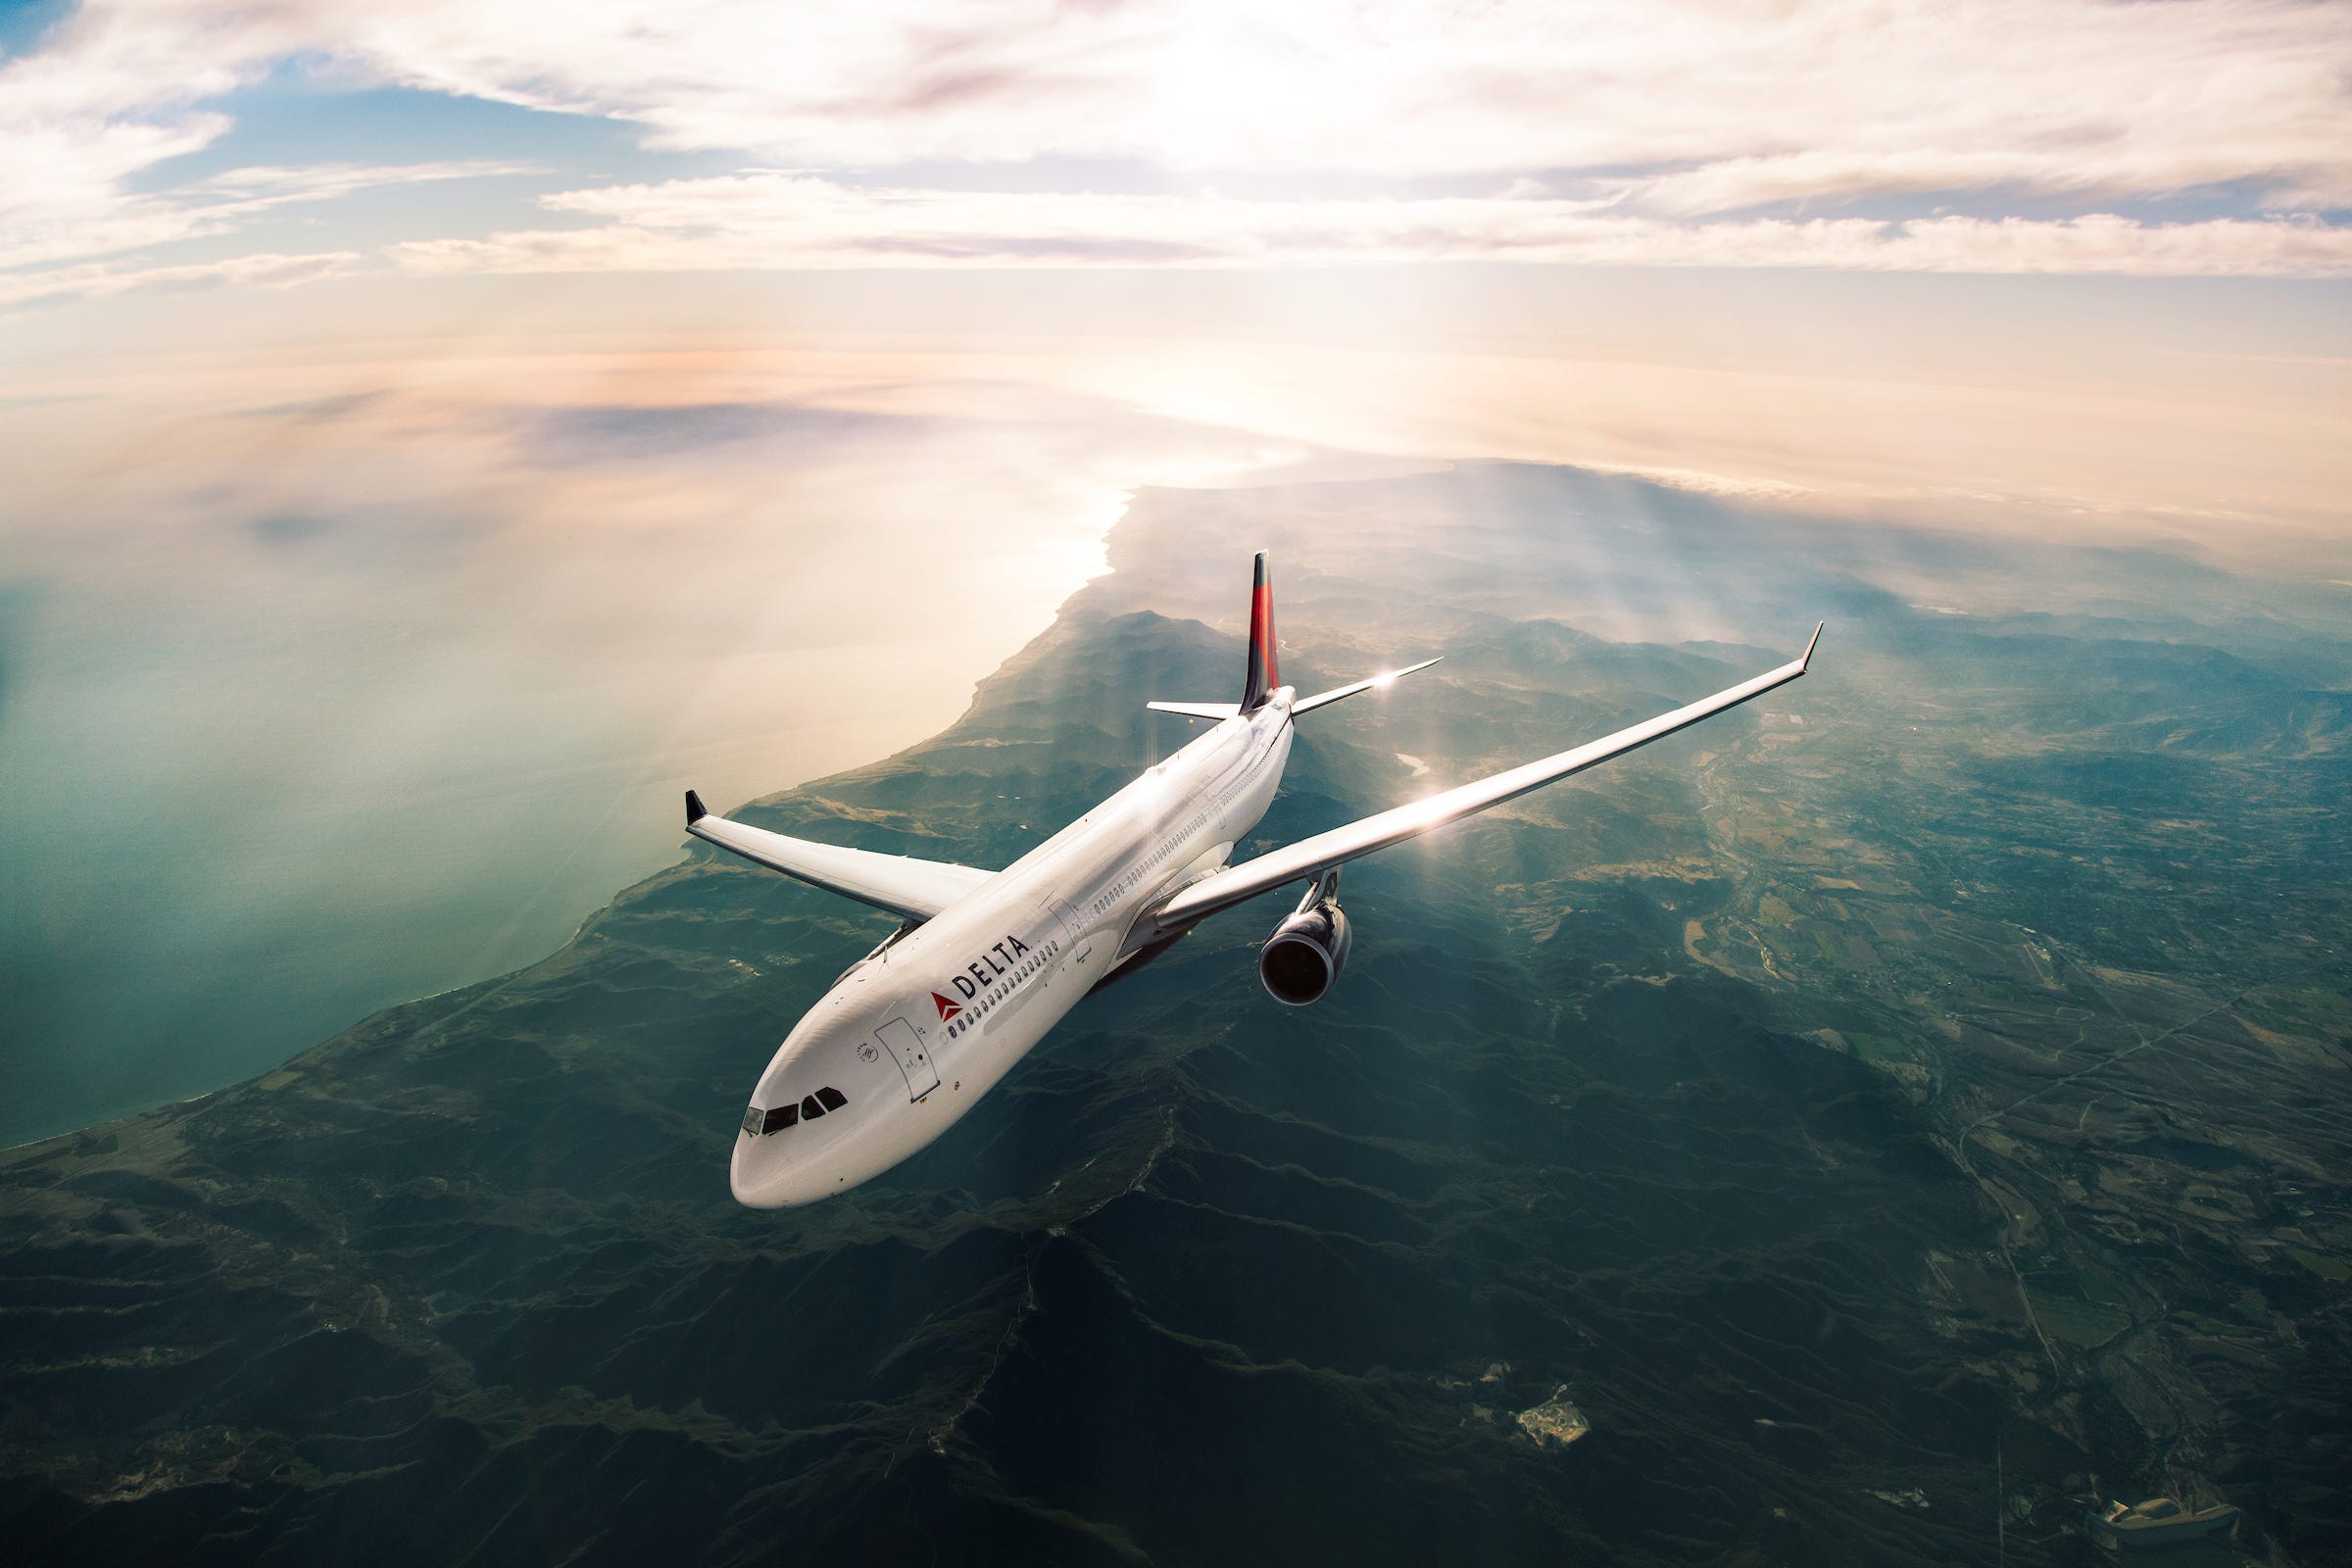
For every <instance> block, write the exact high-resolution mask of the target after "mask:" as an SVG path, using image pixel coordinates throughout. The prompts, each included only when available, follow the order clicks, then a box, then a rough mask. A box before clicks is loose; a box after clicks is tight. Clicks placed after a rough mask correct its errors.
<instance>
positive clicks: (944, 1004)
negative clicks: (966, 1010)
mask: <svg viewBox="0 0 2352 1568" xmlns="http://www.w3.org/2000/svg"><path fill="white" fill-rule="evenodd" d="M931 1004H932V1005H933V1006H936V1007H937V1008H939V1021H940V1022H941V1023H946V1022H947V1021H948V1020H949V1019H950V1018H953V1017H955V1016H956V1014H957V1013H959V1012H961V1011H962V1010H963V1004H962V1003H960V1002H950V1001H949V1000H948V999H947V998H945V997H943V996H941V995H940V994H939V993H938V992H936V991H934V992H932V993H931Z"/></svg>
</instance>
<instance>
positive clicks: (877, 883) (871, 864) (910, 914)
mask: <svg viewBox="0 0 2352 1568" xmlns="http://www.w3.org/2000/svg"><path fill="white" fill-rule="evenodd" d="M686 831H687V832H689V833H691V834H693V835H694V836H695V837H696V838H698V839H702V840H704V841H705V842H706V843H710V844H715V845H717V846H718V847H719V848H720V849H722V850H726V851H728V852H729V853H731V854H735V855H740V856H742V857H743V858H745V859H747V860H751V861H753V862H755V863H757V864H760V865H764V866H766V867H767V868H768V869H769V870H771V871H781V872H783V873H784V874H785V875H786V876H789V877H794V878H797V879H798V880H800V881H803V882H806V883H809V885H810V886H812V887H820V888H823V889H825V890H826V891H827V892H829V893H838V894H840V895H841V896H842V897H844V898H849V899H856V900H857V901H858V903H860V904H870V905H872V906H873V907H875V908H877V909H888V910H889V911H890V912H891V913H893V914H897V915H904V916H905V917H906V918H907V919H909V920H918V921H919V920H928V919H930V918H931V917H932V916H933V915H935V914H937V913H939V911H940V910H942V909H944V908H946V907H948V906H949V905H951V904H954V903H955V902H956V900H958V899H960V898H962V897H963V896H964V895H966V894H968V893H970V892H971V891H972V890H973V889H975V888H977V887H979V886H980V885H981V884H982V883H984V882H986V881H988V880H989V879H990V878H991V877H993V876H995V875H996V873H995V872H994V871H983V870H981V869H980V868H979V867H977V866H970V865H956V864H954V863H953V862H951V861H947V860H918V859H915V858H912V857H910V856H905V855H879V854H876V853H875V852H874V851H872V850H853V849H848V848H845V847H843V846H842V845H838V844H818V843H816V842H814V841H813V840H810V839H796V838H788V837H786V836H785V835H784V834H782V833H770V832H769V831H768V830H767V829H765V828H763V827H753V826H752V825H751V824H750V823H748V822H735V821H730V820H729V819H727V818H726V817H723V816H713V815H711V812H710V811H709V810H708V809H705V808H704V806H703V798H702V797H701V796H699V795H697V794H696V793H695V792H694V791H692V790H688V791H687V792H686Z"/></svg>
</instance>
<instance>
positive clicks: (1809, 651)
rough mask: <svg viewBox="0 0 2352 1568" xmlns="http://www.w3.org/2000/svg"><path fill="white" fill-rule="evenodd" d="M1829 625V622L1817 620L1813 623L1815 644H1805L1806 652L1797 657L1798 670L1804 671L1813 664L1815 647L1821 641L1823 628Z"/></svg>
mask: <svg viewBox="0 0 2352 1568" xmlns="http://www.w3.org/2000/svg"><path fill="white" fill-rule="evenodd" d="M1828 624H1829V622H1828V621H1826V620H1817V621H1815V622H1814V623H1813V642H1810V643H1807V644H1805V651H1804V652H1803V653H1802V654H1800V655H1798V656H1797V660H1796V667H1797V668H1799V669H1802V668H1804V667H1805V666H1806V665H1807V664H1810V663H1811V662H1813V645H1814V643H1818V642H1820V641H1821V628H1822V627H1824V626H1827V625H1828Z"/></svg>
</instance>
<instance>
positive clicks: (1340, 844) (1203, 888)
mask: <svg viewBox="0 0 2352 1568" xmlns="http://www.w3.org/2000/svg"><path fill="white" fill-rule="evenodd" d="M1820 641H1821V628H1820V627H1819V626H1815V627H1814V628H1813V641H1812V642H1809V643H1807V644H1805V651H1804V652H1803V653H1802V654H1800V655H1798V656H1797V657H1796V658H1795V659H1793V660H1791V661H1790V662H1788V663H1786V664H1783V665H1782V666H1781V667H1780V668H1778V669H1774V670H1767V671H1766V672H1765V673H1763V674H1761V675H1758V676H1757V677H1756V678H1755V679H1753V680H1748V681H1742V682H1740V684H1739V685H1737V686H1734V687H1731V688H1729V689H1727V690H1724V691H1720V692H1717V693H1716V694H1715V695H1714V696H1712V697H1705V698H1701V699H1700V700H1699V701H1697V702H1695V703H1691V704H1690V705H1689V706H1688V707H1684V708H1678V709H1676V710H1675V711H1673V712H1671V713H1660V714H1659V715H1658V716H1657V717H1655V718H1652V719H1646V720H1644V721H1643V722H1642V723H1639V724H1636V725H1634V726H1632V727H1631V728H1629V729H1621V730H1619V731H1618V732H1617V733H1616V734H1614V735H1610V736H1606V737H1604V738H1603V739H1600V740H1596V741H1593V742H1592V743H1591V744H1590V745H1585V746H1579V747H1578V748H1576V750H1574V751H1572V752H1562V753H1560V754H1559V755H1558V756H1556V757H1546V758H1544V760H1542V761H1538V762H1529V763H1528V764H1527V765H1526V766H1524V767H1514V768H1512V769H1511V770H1510V771H1509V772H1507V773H1497V774H1495V776H1494V777H1492V778H1482V779H1480V780H1478V781H1477V782H1476V783H1472V784H1464V785H1461V786H1459V787H1458V788H1455V789H1450V790H1446V791H1445V792H1444V793H1442V794H1438V795H1432V796H1431V797H1430V798H1429V799H1427V800H1425V801H1415V802H1414V803H1413V804H1412V805H1410V806H1399V807H1397V808H1396V809H1394V810H1388V811H1382V812H1380V813H1378V814H1377V815H1373V816H1367V817H1364V818H1363V819H1361V820H1360V821H1355V822H1350V823H1348V825H1347V826H1346V827H1335V828H1333V829H1332V830H1331V831H1330V832H1328V833H1318V834H1316V835H1315V836H1314V837H1313V838H1308V839H1300V840H1299V842H1298V843H1296V844H1291V845H1286V846H1285V847H1283V848H1282V849H1279V850H1276V851H1274V852H1273V853H1272V854H1270V855H1261V856H1259V857H1258V858H1256V859H1254V860H1245V861H1243V862H1242V863H1241V864H1240V865H1236V866H1229V867H1227V868H1226V869H1225V870H1222V871H1215V872H1211V873H1210V874H1209V875H1207V876H1204V877H1202V878H1201V880H1200V881H1198V882H1194V883H1192V884H1190V885H1189V886H1187V887H1185V888H1182V889H1180V890H1179V891H1178V892H1177V894H1176V896H1175V897H1174V898H1172V899H1170V900H1169V901H1168V902H1167V903H1165V904H1163V905H1161V906H1160V907H1158V908H1157V909H1155V910H1153V911H1152V917H1153V918H1154V919H1155V920H1156V921H1157V923H1158V925H1159V927H1160V929H1161V930H1163V931H1165V930H1169V929H1171V928H1175V927H1180V926H1190V925H1192V924H1194V923H1195V922H1197V921H1200V920H1203V919H1206V918H1207V917H1208V916H1209V915H1212V914H1215V913H1216V912H1217V911H1218V910H1220V909H1229V908H1231V907H1234V906H1235V905H1237V904H1240V903H1242V902H1243V901H1245V900H1248V899H1254V898H1256V897H1257V896H1258V895H1259V894H1260V893H1267V892H1271V891H1272V890H1273V889H1275V888H1278V887H1281V886H1283V885H1284V884H1286V883H1290V882H1296V881H1298V880H1299V879H1300V878H1301V877H1309V876H1313V875H1314V874H1315V873H1316V872H1318V871H1323V870H1327V869H1329V868H1330V867H1332V866H1335V865H1339V864H1341V863H1343V862H1345V861H1348V860H1352V859H1354V858H1357V857H1358V856H1364V855H1370V854H1371V853H1372V852H1373V851H1374V850H1385V849H1387V848H1388V847H1389V846H1390V845H1392V844H1401V843H1403V842H1404V841H1405V840H1406V839H1409V838H1415V837H1418V836H1419V835H1421V834H1423V833H1427V832H1428V831H1430V830H1431V829H1432V828H1439V827H1444V826H1445V825H1446V823H1448V822H1458V821H1460V820H1461V819H1462V818H1463V817H1465V816H1468V815H1470V814H1471V813H1473V812H1475V811H1483V810H1485V809H1487V808H1488V807H1490V806H1500V805H1501V804H1502V803H1503V802H1505V801H1507V800H1511V799H1513V798H1515V797H1517V796H1521V795H1525V794H1526V793H1527V792H1528V791H1530V790H1535V789H1541V788H1543V787H1544V785H1546V784H1549V783H1552V782H1554V781H1555V780H1558V779H1563V778H1566V777H1567V776H1568V775H1569V774H1571V773H1581V772H1583V771H1584V770H1585V769H1586V768H1588V767H1591V766H1593V764H1594V763H1597V762H1605V761H1607V760H1609V759H1610V758H1612V757H1622V756H1624V755H1625V754H1626V753H1627V752H1630V751H1634V750H1636V749H1638V748H1640V747H1643V746H1647V745H1648V744H1649V743H1650V742H1651V741H1654V740H1661V739H1663V738H1665V737H1666V736H1668V735H1671V734H1673V733H1674V732H1675V731H1676V730H1678V729H1686V728H1688V727H1689V726H1691V725H1692V724H1695V723H1697V722H1698V721H1699V720H1700V719H1702V718H1711V717H1713V716H1714V715H1715V714H1717V713H1720V712H1722V711H1724V710H1725V709H1727V708H1737V707H1739V706H1740V704H1741V703H1744V702H1746V701H1747V700H1748V699H1749V698H1751V697H1761V696H1763V695H1764V694H1765V693H1766V692H1768V691H1771V690H1772V689H1773V688H1774V687H1776V686H1786V685H1787V684H1788V683H1789V682H1790V681H1792V680H1794V679H1796V678H1797V677H1798V676H1799V675H1802V674H1803V673H1804V672H1805V665H1806V664H1807V663H1808V662H1810V661H1811V660H1812V658H1813V648H1814V644H1816V643H1819V642H1820Z"/></svg>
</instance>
